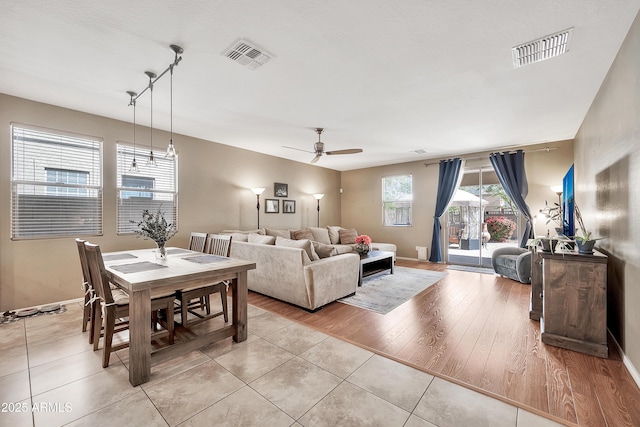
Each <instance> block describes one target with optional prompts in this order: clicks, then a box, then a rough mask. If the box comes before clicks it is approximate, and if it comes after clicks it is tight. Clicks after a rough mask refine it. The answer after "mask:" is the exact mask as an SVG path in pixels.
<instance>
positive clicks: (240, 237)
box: [220, 233, 249, 242]
mask: <svg viewBox="0 0 640 427" xmlns="http://www.w3.org/2000/svg"><path fill="white" fill-rule="evenodd" d="M220 234H226V233H220ZM228 234H229V235H230V236H231V240H232V241H234V242H248V241H249V235H248V234H245V233H228Z"/></svg>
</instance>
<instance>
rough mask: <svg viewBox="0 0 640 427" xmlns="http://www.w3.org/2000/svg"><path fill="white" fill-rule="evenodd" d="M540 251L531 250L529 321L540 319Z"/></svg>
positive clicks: (534, 248) (536, 249)
mask: <svg viewBox="0 0 640 427" xmlns="http://www.w3.org/2000/svg"><path fill="white" fill-rule="evenodd" d="M541 253H542V251H541V250H540V249H538V248H537V247H533V248H531V300H530V302H529V319H531V320H538V321H539V320H540V317H542V256H541V255H540V254H541Z"/></svg>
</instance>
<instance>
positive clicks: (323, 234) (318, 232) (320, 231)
mask: <svg viewBox="0 0 640 427" xmlns="http://www.w3.org/2000/svg"><path fill="white" fill-rule="evenodd" d="M309 230H311V234H313V239H311V240H314V241H316V242H320V243H324V244H325V245H330V244H331V238H330V237H329V230H327V229H326V228H321V227H309Z"/></svg>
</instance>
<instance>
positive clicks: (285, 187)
mask: <svg viewBox="0 0 640 427" xmlns="http://www.w3.org/2000/svg"><path fill="white" fill-rule="evenodd" d="M273 195H274V197H289V184H282V183H281V182H275V183H273Z"/></svg>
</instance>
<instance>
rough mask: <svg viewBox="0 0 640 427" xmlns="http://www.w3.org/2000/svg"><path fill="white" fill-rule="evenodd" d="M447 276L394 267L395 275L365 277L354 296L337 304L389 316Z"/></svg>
mask: <svg viewBox="0 0 640 427" xmlns="http://www.w3.org/2000/svg"><path fill="white" fill-rule="evenodd" d="M446 275H447V273H441V272H439V271H430V270H420V269H417V268H407V267H395V268H394V273H393V274H389V273H388V272H382V273H378V274H376V275H374V276H371V277H365V278H364V280H363V281H362V286H359V287H358V289H357V290H356V294H355V295H353V296H350V297H346V298H342V299H339V300H338V301H339V302H341V303H344V304H349V305H353V306H356V307H360V308H364V309H367V310H370V311H375V312H376V313H380V314H387V313H389V312H390V311H392V310H393V309H395V308H396V307H398V306H400V305H401V304H402V303H404V302H406V301H408V300H410V299H411V298H412V297H414V296H415V295H417V294H419V293H420V292H422V291H423V290H425V289H427V288H428V287H429V286H431V285H433V284H435V283H437V282H438V281H439V280H440V279H442V278H443V277H445V276H446Z"/></svg>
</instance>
